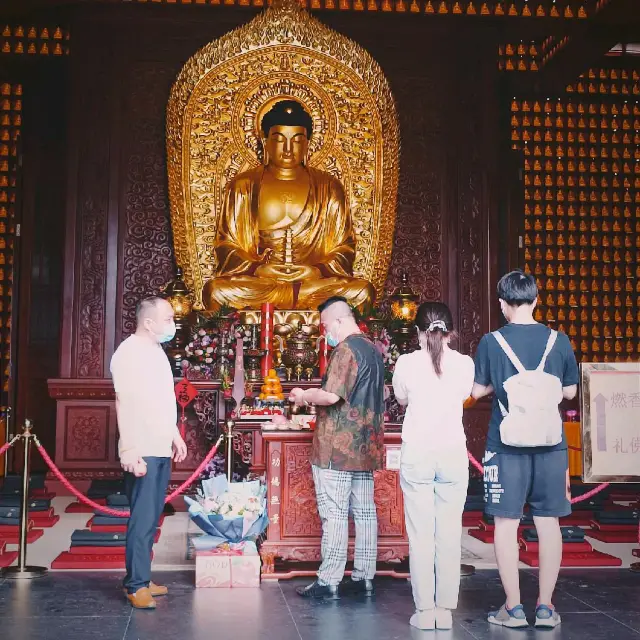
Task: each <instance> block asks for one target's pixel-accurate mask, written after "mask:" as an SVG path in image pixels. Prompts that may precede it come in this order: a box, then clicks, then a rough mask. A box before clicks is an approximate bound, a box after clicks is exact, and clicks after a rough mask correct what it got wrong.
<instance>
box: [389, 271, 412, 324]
mask: <svg viewBox="0 0 640 640" xmlns="http://www.w3.org/2000/svg"><path fill="white" fill-rule="evenodd" d="M417 312H418V296H417V295H416V294H415V293H414V292H413V289H412V288H411V287H410V286H409V279H408V277H407V274H406V272H403V274H402V280H401V284H400V287H399V288H398V290H397V291H396V293H394V294H393V296H391V315H392V317H393V319H394V320H399V321H401V322H404V323H407V324H408V323H411V322H413V321H414V320H415V319H416V313H417Z"/></svg>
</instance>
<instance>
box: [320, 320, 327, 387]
mask: <svg viewBox="0 0 640 640" xmlns="http://www.w3.org/2000/svg"><path fill="white" fill-rule="evenodd" d="M328 347H329V345H328V344H327V336H326V335H325V330H324V326H323V325H322V324H320V336H319V337H318V369H319V371H320V377H321V378H323V377H324V374H325V373H326V372H327V364H328V362H329V355H328V354H329V348H328Z"/></svg>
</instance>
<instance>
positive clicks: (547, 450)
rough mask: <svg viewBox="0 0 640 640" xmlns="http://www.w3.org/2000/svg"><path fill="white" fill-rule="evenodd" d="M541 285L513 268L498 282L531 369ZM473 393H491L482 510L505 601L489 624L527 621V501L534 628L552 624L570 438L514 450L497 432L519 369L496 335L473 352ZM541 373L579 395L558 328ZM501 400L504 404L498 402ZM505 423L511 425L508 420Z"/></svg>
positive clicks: (509, 335)
mask: <svg viewBox="0 0 640 640" xmlns="http://www.w3.org/2000/svg"><path fill="white" fill-rule="evenodd" d="M537 297H538V288H537V286H536V282H535V279H534V278H533V276H532V275H530V274H525V273H523V272H522V271H519V270H518V271H512V272H511V273H508V274H507V275H505V276H504V277H503V278H502V279H501V280H500V282H499V283H498V298H499V299H500V306H501V309H502V313H503V315H504V317H505V318H506V320H507V322H508V324H507V325H506V326H504V327H503V328H502V329H500V332H499V333H500V334H501V336H502V337H503V338H504V340H505V341H506V343H507V345H508V347H510V348H511V350H512V351H513V352H514V353H515V356H516V357H517V359H518V360H520V362H521V363H522V366H523V367H524V368H525V369H526V370H534V369H536V368H537V367H538V365H539V364H541V361H542V360H543V357H544V354H545V349H546V347H547V343H548V341H549V337H550V335H551V330H550V329H549V328H548V327H546V326H544V325H542V324H539V323H537V322H536V321H535V320H534V318H533V310H534V308H535V306H536V300H537ZM475 365H476V373H475V384H474V387H473V391H472V396H473V397H474V398H481V397H483V396H485V395H489V394H490V393H494V399H493V411H492V414H491V421H490V423H489V432H488V435H487V444H486V452H485V456H484V460H483V464H484V485H485V503H486V505H485V512H486V513H487V514H489V515H492V516H493V517H494V519H495V537H494V545H495V552H496V559H497V562H498V569H499V571H500V578H501V580H502V585H503V587H504V590H505V593H506V603H505V604H504V606H503V607H501V608H500V610H498V611H495V612H491V613H489V617H488V619H489V622H491V623H493V624H498V625H502V626H506V627H524V626H527V619H526V615H525V613H524V610H523V608H522V605H521V604H520V583H519V575H518V541H517V534H518V525H519V524H520V518H521V517H522V515H523V508H524V505H525V503H529V506H530V509H531V513H532V515H533V519H534V524H535V527H536V530H537V532H538V538H539V541H540V542H539V544H540V546H539V549H540V552H539V553H540V594H539V599H538V605H537V607H536V626H537V627H555V626H557V625H558V624H559V623H560V616H559V615H558V613H557V612H556V611H555V609H554V607H553V605H552V595H553V591H554V589H555V585H556V581H557V578H558V573H559V571H560V562H561V560H562V536H561V532H560V524H559V518H560V517H562V516H566V515H569V514H570V513H571V504H570V497H571V494H570V487H569V463H568V455H567V442H566V438H565V437H564V434H563V436H562V441H561V442H560V443H559V444H557V445H555V446H550V447H513V446H507V445H505V444H504V443H503V442H502V440H501V437H500V423H501V422H502V420H503V415H504V413H505V411H503V409H505V410H508V399H507V393H506V392H505V390H504V388H503V385H504V383H505V381H506V380H508V379H509V378H511V377H512V376H514V375H516V373H517V370H516V368H515V366H514V364H513V363H512V362H511V359H510V358H509V357H508V356H507V354H506V352H505V351H504V349H503V348H502V347H501V346H500V344H499V343H498V339H496V337H495V336H494V335H491V334H487V335H485V336H484V337H483V338H482V340H481V341H480V344H479V345H478V350H477V352H476V358H475ZM544 372H545V373H548V374H551V375H553V376H556V377H557V378H559V379H560V382H561V385H562V395H563V397H564V398H566V399H572V398H574V397H575V395H576V393H577V384H578V366H577V364H576V359H575V356H574V354H573V350H572V349H571V344H570V343H569V339H568V338H567V336H566V335H565V334H563V333H558V334H557V338H556V340H555V344H553V347H552V348H551V350H550V351H549V352H548V356H547V359H546V362H545V364H544ZM501 405H502V407H501ZM505 424H506V423H505Z"/></svg>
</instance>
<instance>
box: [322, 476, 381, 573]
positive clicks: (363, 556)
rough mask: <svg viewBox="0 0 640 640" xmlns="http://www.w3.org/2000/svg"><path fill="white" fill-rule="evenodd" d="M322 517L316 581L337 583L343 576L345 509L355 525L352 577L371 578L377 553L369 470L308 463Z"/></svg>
mask: <svg viewBox="0 0 640 640" xmlns="http://www.w3.org/2000/svg"><path fill="white" fill-rule="evenodd" d="M311 469H312V471H313V481H314V483H315V486H316V499H317V501H318V512H319V514H320V519H321V520H322V547H321V549H322V564H321V565H320V569H319V570H318V580H319V581H320V582H321V583H323V584H328V585H337V584H339V583H340V581H341V580H342V577H343V576H344V568H345V564H346V562H347V546H348V544H349V511H351V513H352V514H353V520H354V522H355V525H356V548H355V554H354V558H353V564H354V567H353V573H352V578H353V579H354V580H362V579H366V580H372V579H373V577H374V575H375V573H376V559H377V555H378V518H377V516H376V505H375V502H374V501H373V472H372V471H338V470H336V469H321V468H320V467H316V466H315V465H312V467H311Z"/></svg>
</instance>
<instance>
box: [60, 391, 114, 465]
mask: <svg viewBox="0 0 640 640" xmlns="http://www.w3.org/2000/svg"><path fill="white" fill-rule="evenodd" d="M58 411H61V412H63V420H64V425H65V428H64V432H63V433H62V434H60V435H61V436H62V437H61V438H60V439H59V440H58V443H57V445H58V447H57V449H58V450H57V456H56V457H57V458H58V460H64V463H65V465H66V466H71V467H73V466H76V467H77V466H87V465H88V466H97V465H100V466H115V465H116V464H117V462H116V460H115V444H116V439H115V435H116V434H115V407H114V405H113V403H107V402H99V401H97V402H90V401H88V402H86V401H85V402H84V403H82V404H79V403H76V404H72V403H69V402H61V403H59V405H58ZM110 463H111V464H110Z"/></svg>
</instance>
